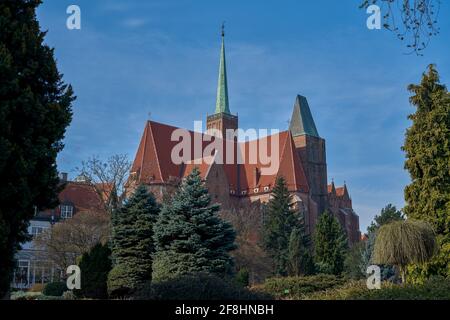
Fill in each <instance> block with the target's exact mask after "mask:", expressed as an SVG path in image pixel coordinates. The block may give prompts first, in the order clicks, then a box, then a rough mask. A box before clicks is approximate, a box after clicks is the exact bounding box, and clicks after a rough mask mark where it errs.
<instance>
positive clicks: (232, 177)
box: [131, 121, 309, 192]
mask: <svg viewBox="0 0 450 320" xmlns="http://www.w3.org/2000/svg"><path fill="white" fill-rule="evenodd" d="M176 129H178V128H176V127H173V126H169V125H165V124H161V123H158V122H154V121H148V122H147V124H146V126H145V129H144V133H143V136H142V139H141V142H140V145H139V148H138V151H137V153H136V157H135V160H134V163H133V166H132V169H131V172H135V173H136V175H137V179H138V181H139V182H140V183H166V182H169V181H170V178H171V177H174V178H182V177H184V176H186V175H187V174H188V173H190V172H191V171H192V169H193V168H194V167H195V166H197V167H199V169H200V172H201V173H202V176H203V177H205V175H206V174H207V171H208V169H209V164H208V163H206V162H205V161H201V163H200V164H195V163H193V161H192V160H193V159H198V158H200V157H201V156H202V155H191V157H190V158H191V160H190V161H187V163H186V164H175V163H173V162H172V160H171V153H172V149H173V148H174V147H175V146H176V145H177V144H178V143H179V141H171V136H172V133H173V132H174V131H175V130H176ZM187 132H189V135H190V137H191V146H192V147H193V146H194V141H195V140H196V139H198V141H202V142H201V145H202V150H205V148H206V147H207V146H208V145H209V144H210V143H211V142H210V141H211V137H210V136H207V137H206V135H204V134H202V133H198V132H193V131H187ZM276 138H279V142H280V144H279V150H278V155H277V157H276V159H277V160H278V161H279V168H278V170H277V171H276V172H274V173H273V174H268V175H267V174H266V175H263V174H259V175H258V177H259V179H258V181H255V172H256V169H257V170H258V172H259V173H262V170H263V169H264V168H267V167H268V165H264V164H263V163H261V161H260V160H261V159H256V160H257V161H256V163H251V161H250V160H251V158H250V157H249V154H250V150H252V147H254V146H255V145H256V144H258V143H259V146H261V145H264V146H268V149H269V152H268V153H269V155H271V151H272V150H270V149H271V148H270V146H271V142H272V139H276ZM214 139H215V138H212V141H214ZM204 140H206V141H204ZM223 145H224V149H223V150H222V157H223V160H224V162H225V159H226V158H227V154H226V152H227V150H226V147H225V145H226V143H223ZM234 145H235V146H234V148H235V152H234V159H235V161H234V163H237V161H236V159H237V153H238V150H239V152H240V154H241V155H245V157H244V159H245V161H244V163H243V164H223V169H224V171H225V173H226V175H227V178H228V182H229V184H230V186H229V188H230V189H234V190H236V189H237V187H238V184H239V187H240V189H241V190H251V191H252V190H254V189H255V188H259V187H265V186H273V185H274V184H275V180H276V177H277V176H283V177H285V179H286V181H287V184H288V187H289V189H290V190H299V191H302V192H308V191H309V187H308V183H307V180H306V176H305V173H304V170H303V167H302V165H301V162H300V159H299V156H298V154H297V152H295V145H294V142H293V140H292V136H291V133H290V131H284V132H281V133H279V134H277V135H272V136H268V137H264V138H261V139H259V140H253V141H247V142H243V143H237V144H236V143H234ZM192 150H193V148H192ZM257 158H259V157H257ZM203 160H205V159H203ZM238 172H239V174H238ZM261 191H262V190H261Z"/></svg>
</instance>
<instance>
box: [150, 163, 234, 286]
mask: <svg viewBox="0 0 450 320" xmlns="http://www.w3.org/2000/svg"><path fill="white" fill-rule="evenodd" d="M210 202H211V198H210V195H209V194H208V190H207V189H206V187H205V185H204V183H203V182H202V180H201V177H200V172H199V171H198V169H197V168H195V169H194V170H193V171H192V173H191V174H190V175H189V176H188V177H186V179H184V180H183V182H182V183H181V185H180V187H179V189H178V190H177V192H176V193H175V195H174V196H173V198H172V201H171V202H170V203H166V204H165V205H164V206H163V208H162V210H161V214H160V215H159V217H158V221H157V222H156V224H155V228H154V232H155V234H154V241H155V245H156V253H155V255H154V262H153V279H154V280H155V281H160V280H164V279H169V278H173V277H176V276H178V275H182V274H189V273H195V272H208V273H214V274H219V275H225V274H230V273H231V272H232V266H233V260H232V258H231V256H230V255H229V252H230V251H231V250H234V249H235V248H236V246H235V244H234V240H235V238H236V234H235V231H234V229H233V227H232V226H231V224H229V223H228V222H226V221H223V220H222V219H220V218H219V217H218V211H219V205H217V204H213V205H210Z"/></svg>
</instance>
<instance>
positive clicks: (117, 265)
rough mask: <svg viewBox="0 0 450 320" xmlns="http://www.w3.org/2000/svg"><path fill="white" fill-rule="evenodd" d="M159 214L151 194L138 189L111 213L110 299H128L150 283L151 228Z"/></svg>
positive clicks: (142, 188)
mask: <svg viewBox="0 0 450 320" xmlns="http://www.w3.org/2000/svg"><path fill="white" fill-rule="evenodd" d="M159 211H160V208H159V205H158V204H157V202H156V200H155V197H154V196H153V194H152V193H149V192H148V191H147V188H146V187H145V186H143V185H141V186H139V187H138V188H137V189H136V191H135V192H134V194H133V195H132V196H131V198H130V199H129V200H128V201H127V202H126V203H125V205H124V206H123V207H122V208H121V209H119V210H117V211H115V212H113V216H112V237H111V250H112V258H113V263H114V268H113V269H112V270H111V272H110V273H109V276H108V291H109V293H110V294H111V295H112V296H127V295H130V294H132V293H133V292H134V291H136V290H137V289H139V288H141V287H142V286H143V285H144V284H145V283H146V282H148V281H150V280H151V275H152V255H153V253H154V249H155V247H154V243H153V227H154V224H155V222H156V220H157V216H158V214H159Z"/></svg>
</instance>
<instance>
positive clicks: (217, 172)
mask: <svg viewBox="0 0 450 320" xmlns="http://www.w3.org/2000/svg"><path fill="white" fill-rule="evenodd" d="M206 120H207V123H206V128H207V131H206V133H201V132H194V131H187V130H186V131H187V132H188V134H189V135H190V136H191V138H192V139H191V140H195V139H199V140H200V141H202V148H203V150H205V148H206V147H207V143H206V142H204V141H205V140H206V141H208V140H209V141H214V139H223V140H224V141H225V140H226V141H228V142H229V141H230V140H231V144H232V146H233V151H234V153H233V157H234V158H235V159H236V155H237V154H239V153H245V154H244V157H242V158H243V159H244V162H243V163H241V162H239V161H235V162H234V163H227V162H226V163H222V162H218V161H215V160H214V157H215V156H216V155H217V152H215V153H214V152H213V153H211V154H208V155H206V156H205V155H204V154H202V155H201V156H200V157H202V159H198V157H196V156H195V154H194V153H193V154H192V156H191V158H190V159H188V161H184V162H183V163H174V161H173V159H172V150H173V149H174V148H175V147H176V145H177V144H178V143H179V142H178V141H172V134H173V133H174V131H175V130H177V129H179V128H177V127H174V126H171V125H168V124H163V123H158V122H155V121H148V122H147V123H146V125H145V128H144V132H143V135H142V138H141V142H140V144H139V147H138V150H137V152H136V156H135V159H134V162H133V165H132V169H131V173H130V178H129V181H128V190H129V192H132V190H134V188H136V186H137V185H139V184H144V185H146V186H148V188H149V190H150V191H152V192H153V193H154V194H155V196H156V197H157V198H159V199H163V198H164V197H165V196H167V195H168V194H170V193H171V192H173V191H174V190H175V189H176V188H177V186H178V185H179V183H180V182H181V180H182V179H183V178H184V177H186V176H187V175H188V174H189V173H190V172H191V171H192V170H193V169H194V168H195V167H197V168H198V169H199V170H200V173H201V176H202V178H203V179H204V181H205V183H206V185H207V187H208V190H209V192H210V194H211V196H212V201H214V202H216V203H220V204H221V206H222V208H226V209H233V208H245V207H246V206H254V205H261V204H264V203H267V202H268V201H269V199H270V197H271V192H272V189H273V187H274V186H275V181H276V179H277V177H278V176H283V177H284V178H285V180H286V183H287V186H288V189H289V191H290V192H291V194H292V199H293V200H292V201H293V202H292V206H294V207H295V208H297V209H298V210H300V211H301V212H302V213H303V215H304V217H305V222H306V229H307V231H308V232H309V233H312V232H313V231H314V228H315V225H316V223H317V219H318V217H319V215H320V214H322V213H323V212H325V210H328V212H330V213H331V214H333V215H334V216H335V217H337V219H338V220H339V222H340V223H341V225H342V227H343V229H344V230H345V231H346V233H347V236H348V240H349V244H350V245H352V244H353V243H355V242H357V241H359V239H360V231H359V217H358V215H357V214H356V213H355V212H354V210H353V208H352V200H351V198H350V194H349V192H348V189H347V186H346V185H345V184H344V186H342V187H336V186H335V185H334V182H332V183H331V184H329V185H328V182H327V181H328V178H327V162H326V148H325V140H324V139H323V138H322V137H320V135H319V132H318V130H317V128H316V125H315V123H314V119H313V116H312V113H311V109H310V107H309V105H308V101H307V99H306V98H305V97H303V96H301V95H297V97H296V98H295V102H294V107H293V112H292V118H291V120H290V125H289V128H288V130H286V131H282V132H279V133H277V134H274V135H269V136H266V137H263V138H259V139H256V140H253V141H241V140H239V139H238V138H237V137H236V136H234V137H229V136H227V130H229V129H233V130H236V129H238V120H239V119H238V116H237V115H234V114H232V113H231V110H230V106H229V100H228V82H227V68H226V59H225V43H224V32H223V31H222V46H221V51H220V66H219V80H218V87H217V100H216V108H215V112H214V114H212V115H208V116H207V119H206ZM211 129H215V130H218V131H219V132H221V137H217V136H215V137H213V138H211V137H209V138H208V139H205V136H207V135H208V134H209V131H208V130H211ZM273 139H276V140H277V141H278V143H279V148H278V153H277V154H274V155H272V157H276V160H277V161H278V163H279V165H278V168H277V170H276V172H273V173H271V174H265V173H264V167H265V164H263V163H262V162H261V161H259V160H258V161H256V162H252V161H250V160H249V158H251V157H248V153H249V152H250V151H249V150H252V145H254V144H258V143H262V142H265V143H266V144H267V143H268V144H269V145H270V142H271V141H272V140H273ZM225 144H226V143H225ZM223 152H224V153H226V152H229V151H228V150H227V151H223ZM245 155H247V156H245Z"/></svg>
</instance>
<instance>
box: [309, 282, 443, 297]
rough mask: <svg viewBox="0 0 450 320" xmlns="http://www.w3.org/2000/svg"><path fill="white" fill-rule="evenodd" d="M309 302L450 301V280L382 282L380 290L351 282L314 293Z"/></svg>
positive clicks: (361, 283)
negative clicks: (403, 282)
mask: <svg viewBox="0 0 450 320" xmlns="http://www.w3.org/2000/svg"><path fill="white" fill-rule="evenodd" d="M305 298H306V299H311V300H450V279H445V278H442V277H435V278H431V279H429V280H428V281H426V282H425V283H424V284H416V285H414V284H406V285H399V284H392V283H390V282H383V284H382V288H381V289H380V290H369V289H367V286H366V282H365V281H353V282H349V283H347V284H345V285H344V286H342V287H340V288H335V289H332V290H327V291H324V292H319V293H314V294H311V295H309V296H307V297H305Z"/></svg>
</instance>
